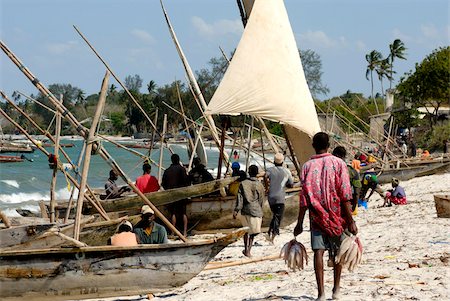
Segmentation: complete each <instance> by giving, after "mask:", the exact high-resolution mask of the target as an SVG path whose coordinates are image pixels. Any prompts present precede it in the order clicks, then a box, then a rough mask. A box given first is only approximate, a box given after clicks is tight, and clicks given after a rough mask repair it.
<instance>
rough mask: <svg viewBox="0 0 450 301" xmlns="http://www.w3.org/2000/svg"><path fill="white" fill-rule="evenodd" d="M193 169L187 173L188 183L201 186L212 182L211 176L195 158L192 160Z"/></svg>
mask: <svg viewBox="0 0 450 301" xmlns="http://www.w3.org/2000/svg"><path fill="white" fill-rule="evenodd" d="M192 166H193V168H192V169H191V171H189V181H190V182H191V184H193V185H195V184H201V183H206V182H210V181H213V180H214V178H213V176H212V175H211V174H210V173H209V171H207V170H206V168H205V165H203V164H202V161H201V160H200V158H198V157H195V158H194V160H192Z"/></svg>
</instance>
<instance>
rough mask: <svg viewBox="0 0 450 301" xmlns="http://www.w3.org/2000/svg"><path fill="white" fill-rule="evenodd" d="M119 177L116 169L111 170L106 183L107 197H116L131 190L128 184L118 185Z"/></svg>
mask: <svg viewBox="0 0 450 301" xmlns="http://www.w3.org/2000/svg"><path fill="white" fill-rule="evenodd" d="M117 179H118V177H117V174H116V172H115V171H114V170H112V169H111V170H110V171H109V179H108V181H107V182H106V184H105V194H106V197H105V199H115V198H118V197H120V196H121V195H122V193H124V192H126V191H130V190H131V189H130V188H129V187H128V186H122V187H120V188H119V187H118V186H117V184H116V181H117Z"/></svg>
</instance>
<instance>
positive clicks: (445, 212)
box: [434, 194, 450, 218]
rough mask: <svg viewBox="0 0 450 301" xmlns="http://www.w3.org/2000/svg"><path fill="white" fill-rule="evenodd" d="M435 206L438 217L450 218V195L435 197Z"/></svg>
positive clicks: (436, 195)
mask: <svg viewBox="0 0 450 301" xmlns="http://www.w3.org/2000/svg"><path fill="white" fill-rule="evenodd" d="M434 205H435V206H436V213H437V216H438V217H442V218H450V195H448V194H447V195H438V194H435V195H434Z"/></svg>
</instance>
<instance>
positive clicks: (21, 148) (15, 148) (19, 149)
mask: <svg viewBox="0 0 450 301" xmlns="http://www.w3.org/2000/svg"><path fill="white" fill-rule="evenodd" d="M32 152H34V149H33V148H32V147H31V146H30V145H28V144H23V143H14V142H9V141H1V142H0V153H32Z"/></svg>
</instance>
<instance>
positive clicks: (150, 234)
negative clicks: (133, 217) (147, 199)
mask: <svg viewBox="0 0 450 301" xmlns="http://www.w3.org/2000/svg"><path fill="white" fill-rule="evenodd" d="M134 233H136V237H137V241H138V243H139V244H165V243H167V231H166V228H164V227H163V226H161V225H160V224H158V223H156V222H155V212H154V211H153V210H152V208H150V206H149V205H144V206H142V208H141V220H140V221H139V222H138V223H137V224H136V225H135V226H134Z"/></svg>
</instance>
